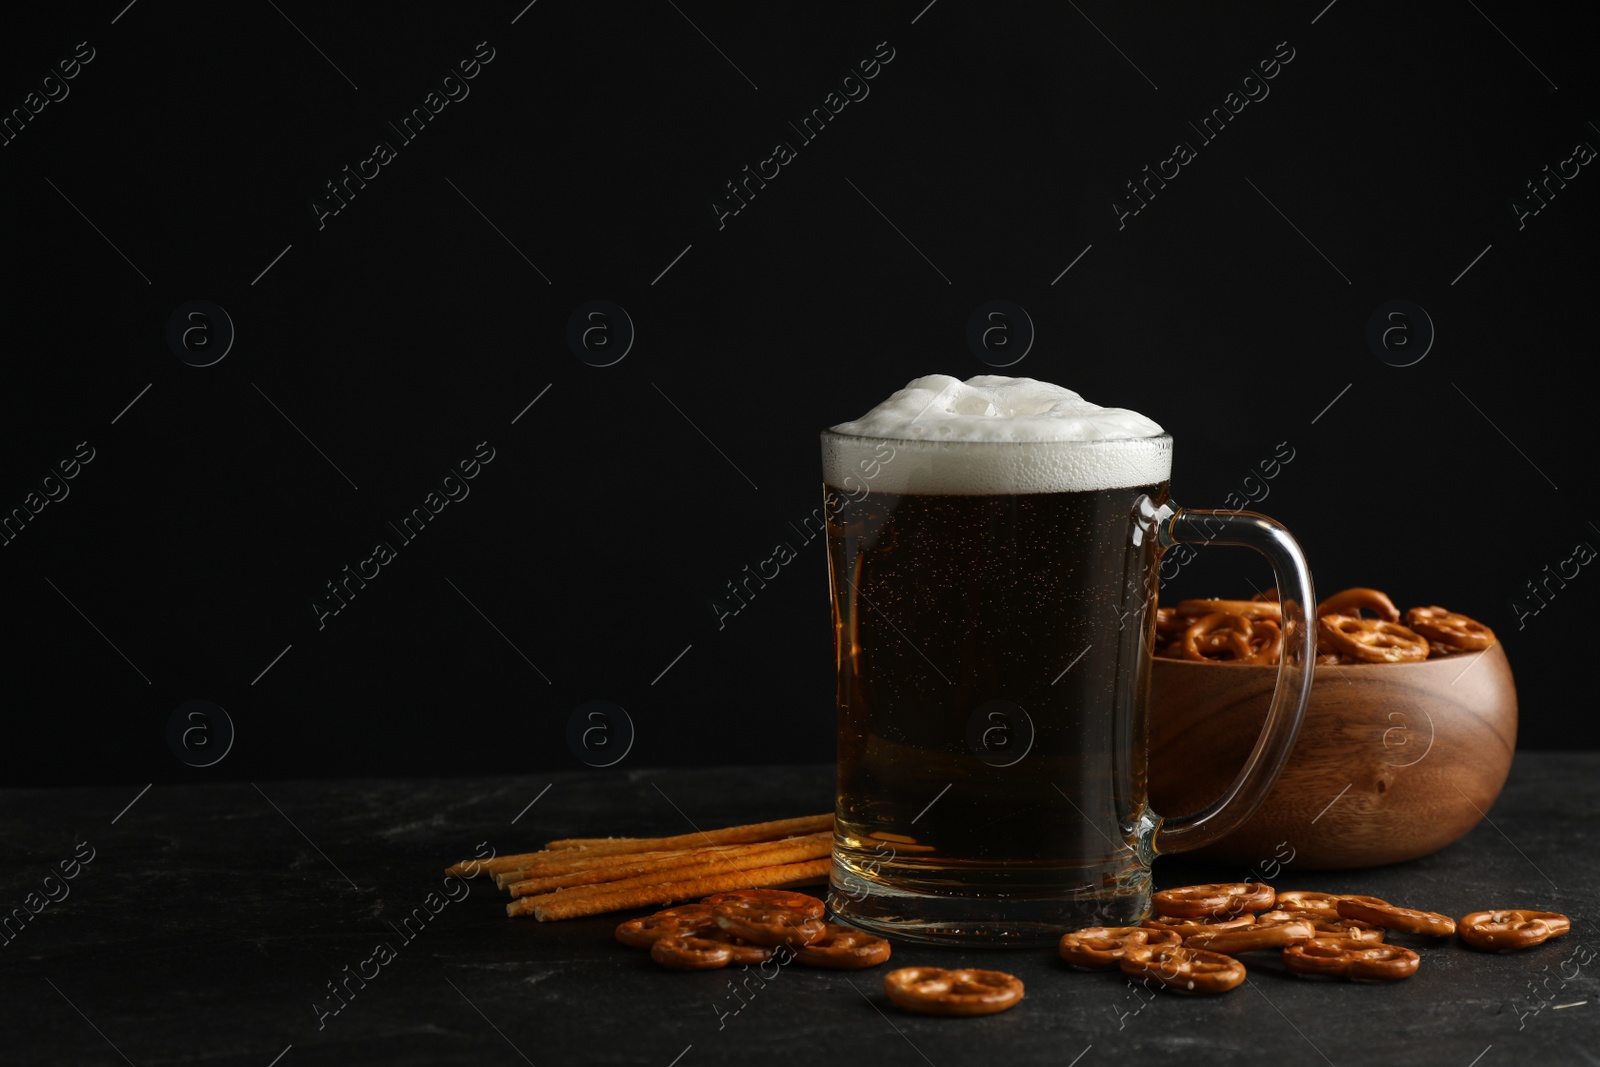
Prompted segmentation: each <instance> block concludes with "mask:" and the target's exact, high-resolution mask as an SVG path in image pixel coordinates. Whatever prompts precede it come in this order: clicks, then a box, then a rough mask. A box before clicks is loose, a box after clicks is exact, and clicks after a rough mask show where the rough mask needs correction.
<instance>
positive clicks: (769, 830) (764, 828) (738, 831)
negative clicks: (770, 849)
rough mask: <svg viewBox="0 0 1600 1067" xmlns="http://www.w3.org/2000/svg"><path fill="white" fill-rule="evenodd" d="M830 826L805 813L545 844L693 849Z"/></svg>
mask: <svg viewBox="0 0 1600 1067" xmlns="http://www.w3.org/2000/svg"><path fill="white" fill-rule="evenodd" d="M832 829H833V816H832V815H831V814H830V815H805V816H801V817H800V818H797V819H778V820H777V821H775V822H756V823H747V824H745V825H743V826H728V827H724V828H723V829H720V830H706V831H703V832H701V831H696V832H695V833H692V834H679V835H677V836H676V837H569V838H564V839H562V840H560V841H551V842H549V843H547V844H546V845H545V848H547V849H550V850H553V851H554V850H565V849H574V848H581V849H583V850H584V851H585V852H587V853H589V854H590V855H601V854H606V853H613V852H644V851H645V850H647V849H662V848H694V847H696V846H698V845H740V844H748V843H750V842H753V841H773V840H776V839H778V838H780V837H793V836H794V835H796V834H814V833H820V832H822V831H824V830H832Z"/></svg>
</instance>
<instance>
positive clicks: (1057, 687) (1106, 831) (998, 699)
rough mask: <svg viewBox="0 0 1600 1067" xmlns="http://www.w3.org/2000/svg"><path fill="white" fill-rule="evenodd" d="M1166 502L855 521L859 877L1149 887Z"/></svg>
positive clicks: (853, 799) (1048, 889)
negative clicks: (1160, 552) (1155, 647)
mask: <svg viewBox="0 0 1600 1067" xmlns="http://www.w3.org/2000/svg"><path fill="white" fill-rule="evenodd" d="M1166 495H1167V487H1166V484H1165V482H1162V483H1159V484H1152V485H1144V486H1131V487H1127V488H1119V489H1101V490H1094V491H1089V492H1062V493H1030V494H1024V495H996V496H979V495H923V494H895V493H886V492H869V494H868V495H867V496H866V497H864V498H863V499H861V500H859V501H856V502H854V503H852V504H851V505H850V506H849V507H848V508H845V509H842V510H840V511H839V513H838V514H837V515H835V516H834V517H833V519H832V520H831V521H830V522H829V525H828V554H829V564H830V567H831V569H832V581H833V588H834V604H835V620H834V622H835V626H836V635H837V654H838V667H839V670H838V685H839V691H838V707H839V783H838V808H837V818H838V826H837V838H836V840H837V843H838V844H837V849H836V858H837V860H838V861H839V863H840V864H841V866H842V867H843V868H844V869H845V870H846V871H849V872H851V873H853V874H855V875H856V876H858V877H861V878H863V879H866V880H868V881H870V882H882V883H886V884H887V885H889V886H892V887H894V888H897V889H900V890H905V891H910V892H918V893H928V894H939V893H941V892H952V891H954V892H955V893H957V894H958V895H962V896H971V897H983V896H985V895H996V896H1006V897H1011V898H1013V899H1015V898H1026V897H1037V898H1045V899H1047V900H1054V899H1058V898H1061V897H1062V896H1063V895H1065V894H1084V893H1086V894H1089V895H1090V896H1093V897H1097V898H1098V897H1102V896H1105V895H1113V896H1114V895H1116V894H1117V892H1118V891H1119V888H1121V887H1119V886H1118V884H1117V883H1118V881H1119V879H1120V877H1121V875H1122V872H1121V870H1120V868H1121V867H1123V866H1129V867H1131V868H1132V871H1130V876H1131V877H1139V876H1142V875H1143V867H1142V865H1140V864H1139V863H1138V862H1137V858H1136V856H1135V850H1136V847H1137V843H1138V838H1139V836H1140V831H1141V827H1140V825H1139V824H1140V820H1141V818H1142V817H1143V816H1144V810H1145V775H1144V752H1145V739H1144V737H1143V736H1142V735H1141V736H1137V737H1131V736H1128V733H1129V732H1130V731H1134V730H1140V729H1141V728H1142V722H1143V716H1142V714H1135V711H1136V702H1139V701H1142V700H1143V694H1144V692H1145V689H1146V686H1147V684H1148V674H1147V672H1148V662H1149V653H1148V642H1149V641H1150V640H1151V630H1150V625H1151V623H1152V614H1153V613H1152V612H1150V611H1149V610H1148V608H1149V605H1150V603H1151V602H1152V599H1153V597H1154V593H1155V590H1154V584H1153V583H1154V576H1155V574H1156V570H1155V567H1154V566H1153V560H1154V552H1155V548H1154V545H1153V544H1152V543H1151V540H1150V539H1149V538H1148V537H1145V538H1141V541H1142V543H1141V544H1139V545H1135V544H1134V543H1133V540H1134V538H1133V532H1134V528H1135V523H1136V521H1137V519H1138V516H1139V514H1140V508H1139V505H1140V498H1141V497H1147V498H1149V499H1150V500H1151V501H1153V502H1154V503H1155V504H1161V503H1164V502H1165V500H1166ZM1119 760H1120V761H1121V765H1119ZM1128 888H1134V887H1128ZM1097 903H1098V904H1102V905H1103V903H1104V901H1098V902H1097ZM1131 919H1132V917H1131V916H1130V921H1131Z"/></svg>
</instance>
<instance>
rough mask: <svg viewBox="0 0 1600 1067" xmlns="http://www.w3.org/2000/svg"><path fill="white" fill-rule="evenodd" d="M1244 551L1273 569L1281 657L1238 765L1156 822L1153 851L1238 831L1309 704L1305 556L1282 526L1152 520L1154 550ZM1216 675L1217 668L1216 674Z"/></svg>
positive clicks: (1310, 600)
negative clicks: (1217, 789)
mask: <svg viewBox="0 0 1600 1067" xmlns="http://www.w3.org/2000/svg"><path fill="white" fill-rule="evenodd" d="M1184 542H1187V543H1191V544H1194V543H1200V544H1213V545H1244V546H1246V547H1247V548H1253V549H1255V550H1256V551H1257V552H1259V553H1261V554H1262V555H1263V556H1266V557H1267V562H1269V563H1271V564H1272V573H1273V576H1274V577H1276V578H1277V581H1278V590H1279V601H1280V603H1281V605H1282V608H1283V654H1282V655H1281V656H1280V657H1279V660H1278V679H1277V684H1276V685H1275V686H1274V687H1273V690H1272V703H1271V705H1270V706H1269V707H1268V709H1267V720H1266V723H1265V724H1264V725H1263V726H1262V727H1261V735H1260V736H1259V737H1258V738H1257V739H1256V745H1255V748H1254V749H1252V750H1251V752H1250V757H1249V758H1248V759H1246V760H1245V762H1244V767H1243V768H1242V769H1241V770H1240V771H1239V774H1238V776H1237V777H1236V778H1234V780H1233V782H1232V783H1231V784H1230V785H1229V786H1228V788H1227V789H1226V790H1224V791H1223V793H1222V795H1221V796H1220V797H1218V798H1217V799H1216V800H1214V801H1212V802H1211V803H1210V804H1209V805H1207V806H1206V807H1204V808H1202V809H1200V810H1199V811H1197V812H1195V813H1193V814H1191V815H1181V816H1177V817H1175V818H1170V819H1162V821H1161V824H1160V829H1158V830H1157V831H1156V835H1155V842H1154V845H1155V851H1156V852H1187V851H1189V850H1190V849H1195V848H1200V847H1202V846H1204V845H1209V844H1211V843H1212V842H1214V841H1216V840H1218V839H1219V838H1221V837H1223V836H1225V835H1226V834H1228V833H1229V832H1231V831H1233V830H1235V829H1237V828H1238V827H1239V825H1240V824H1242V823H1243V822H1244V821H1245V820H1246V819H1248V818H1249V817H1250V816H1251V815H1254V814H1255V812H1256V809H1258V808H1260V807H1261V802H1262V801H1264V800H1266V799H1267V794H1268V793H1270V792H1271V791H1272V787H1273V786H1274V785H1276V784H1277V781H1278V775H1279V773H1280V772H1281V771H1282V770H1283V765H1284V764H1285V763H1286V762H1287V761H1288V759H1289V752H1290V750H1291V749H1293V748H1294V743H1295V739H1296V738H1297V737H1299V735H1300V721H1301V719H1303V718H1304V717H1305V710H1306V702H1307V701H1308V700H1309V699H1310V698H1311V681H1312V673H1313V671H1312V668H1313V666H1314V665H1315V662H1316V634H1315V631H1314V630H1313V628H1312V627H1311V625H1309V623H1308V619H1307V616H1306V605H1308V604H1311V605H1314V604H1316V602H1317V600H1316V596H1315V595H1314V593H1313V592H1312V588H1311V571H1310V569H1309V568H1308V567H1307V566H1306V557H1305V554H1304V553H1302V552H1301V551H1300V546H1299V545H1298V544H1296V543H1295V540H1294V538H1292V537H1290V536H1289V531H1288V530H1286V529H1284V528H1283V526H1282V525H1280V524H1279V523H1277V522H1274V521H1273V520H1272V519H1269V518H1267V517H1266V516H1265V515H1258V514H1256V513H1255V512H1253V511H1198V510H1188V509H1184V508H1178V509H1177V510H1175V511H1174V512H1172V514H1171V515H1170V516H1167V517H1165V518H1164V519H1160V520H1158V523H1157V526H1156V545H1157V547H1158V548H1159V550H1160V551H1163V552H1164V551H1166V550H1167V549H1169V548H1171V547H1172V546H1173V545H1176V544H1179V543H1184ZM1219 669H1223V668H1219Z"/></svg>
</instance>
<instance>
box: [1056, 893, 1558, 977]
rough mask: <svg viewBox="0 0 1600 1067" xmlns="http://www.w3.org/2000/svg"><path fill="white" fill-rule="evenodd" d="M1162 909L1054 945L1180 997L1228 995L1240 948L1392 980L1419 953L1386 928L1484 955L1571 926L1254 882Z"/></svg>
mask: <svg viewBox="0 0 1600 1067" xmlns="http://www.w3.org/2000/svg"><path fill="white" fill-rule="evenodd" d="M1151 903H1152V904H1153V905H1154V906H1155V907H1156V908H1157V909H1159V912H1158V914H1155V915H1152V916H1151V917H1150V919H1148V920H1147V921H1146V922H1145V923H1144V925H1143V926H1091V927H1086V928H1085V929H1082V930H1075V931H1073V932H1072V933H1069V934H1063V935H1062V937H1061V941H1060V942H1059V944H1058V946H1057V950H1058V952H1059V953H1060V956H1061V958H1062V959H1063V960H1065V961H1066V962H1067V963H1069V964H1072V965H1073V966H1074V967H1078V968H1081V969H1083V970H1091V971H1099V970H1109V969H1110V968H1112V967H1119V968H1120V969H1121V970H1122V972H1123V973H1124V974H1126V975H1128V976H1129V977H1132V978H1144V979H1148V980H1150V981H1154V982H1155V983H1156V984H1158V985H1161V986H1164V987H1166V988H1168V989H1172V990H1174V991H1176V992H1179V993H1194V994H1210V993H1226V992H1227V991H1228V990H1230V989H1234V988H1236V987H1237V986H1239V985H1240V984H1241V983H1242V982H1244V980H1245V975H1246V971H1245V965H1244V963H1243V962H1241V961H1240V960H1239V959H1237V958H1236V957H1237V956H1238V955H1239V954H1242V953H1246V952H1258V951H1264V950H1273V951H1277V952H1278V953H1280V956H1281V959H1282V961H1283V966H1284V968H1285V969H1286V970H1288V971H1290V972H1292V973H1294V974H1298V975H1303V976H1306V977H1312V978H1343V979H1346V980H1349V981H1352V982H1398V981H1400V980H1401V979H1405V978H1409V977H1411V976H1412V975H1413V974H1415V973H1416V972H1417V968H1418V966H1419V965H1420V963H1421V960H1422V957H1421V955H1420V954H1419V953H1417V952H1416V951H1415V950H1414V949H1410V948H1406V947H1404V946H1402V945H1395V944H1390V943H1388V942H1387V941H1386V940H1385V937H1386V935H1387V934H1388V933H1390V932H1403V933H1407V934H1414V935H1417V936H1419V937H1425V938H1448V937H1451V936H1452V935H1457V936H1459V937H1460V938H1461V940H1462V941H1463V942H1465V943H1466V944H1467V945H1468V946H1470V947H1472V948H1475V949H1478V950H1480V951H1486V952H1511V951H1517V950H1519V949H1525V948H1532V947H1533V946H1535V945H1539V944H1543V943H1544V942H1545V941H1547V940H1549V939H1550V938H1552V937H1559V936H1561V935H1562V934H1565V933H1567V932H1569V931H1570V930H1571V929H1572V922H1571V920H1569V919H1568V918H1567V917H1566V916H1565V915H1561V914H1558V913H1556V912H1544V911H1525V910H1520V909H1501V910H1495V911H1475V912H1473V913H1471V914H1470V915H1467V916H1465V917H1463V918H1462V919H1461V921H1460V922H1459V923H1458V922H1456V920H1454V919H1452V918H1450V917H1449V916H1448V915H1441V914H1439V913H1438V912H1432V911H1418V910H1416V909H1414V908H1402V907H1398V906H1396V905H1394V904H1390V903H1389V902H1388V901H1386V900H1379V899H1378V898H1377V897H1369V896H1360V895H1356V894H1334V893H1318V892H1313V891H1310V890H1296V891H1291V892H1287V893H1279V892H1277V891H1276V890H1274V889H1273V888H1272V887H1271V886H1268V885H1263V884H1262V883H1260V882H1223V883H1217V884H1212V885H1192V886H1184V887H1183V888H1180V889H1164V890H1162V891H1160V892H1159V893H1156V894H1155V895H1154V896H1153V897H1152V900H1151Z"/></svg>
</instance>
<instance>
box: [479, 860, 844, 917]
mask: <svg viewBox="0 0 1600 1067" xmlns="http://www.w3.org/2000/svg"><path fill="white" fill-rule="evenodd" d="M832 863H833V861H832V860H831V859H828V858H826V857H824V858H822V859H815V860H806V861H805V862H803V863H789V864H784V865H782V866H777V867H761V868H758V869H756V870H753V871H739V872H735V873H732V874H715V875H709V876H707V877H705V878H694V879H691V880H689V881H684V882H668V883H666V884H664V885H651V886H640V887H638V888H637V889H624V890H620V891H618V892H615V893H596V894H594V895H592V896H580V897H577V898H574V899H570V900H565V901H559V902H557V903H554V904H546V905H542V906H537V907H535V908H534V909H533V917H534V918H535V919H538V920H539V921H540V922H552V921H554V920H557V919H577V918H581V917H583V916H585V915H602V914H604V913H606V912H608V911H623V910H625V909H628V908H643V907H647V906H649V905H652V904H671V903H673V902H675V901H679V900H693V899H696V898H699V897H703V896H707V895H708V894H711V893H725V892H729V891H732V890H736V889H770V888H774V887H777V886H785V885H797V884H800V883H802V882H807V881H810V880H812V879H816V878H825V877H827V874H828V869H829V867H830V866H831V865H832ZM527 899H528V898H526V897H524V898H523V899H522V900H513V901H512V902H511V903H510V904H507V905H506V913H507V914H508V915H518V914H521V913H520V912H518V911H514V910H513V909H515V908H516V907H517V906H518V905H519V904H522V903H523V902H524V901H525V900H527Z"/></svg>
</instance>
